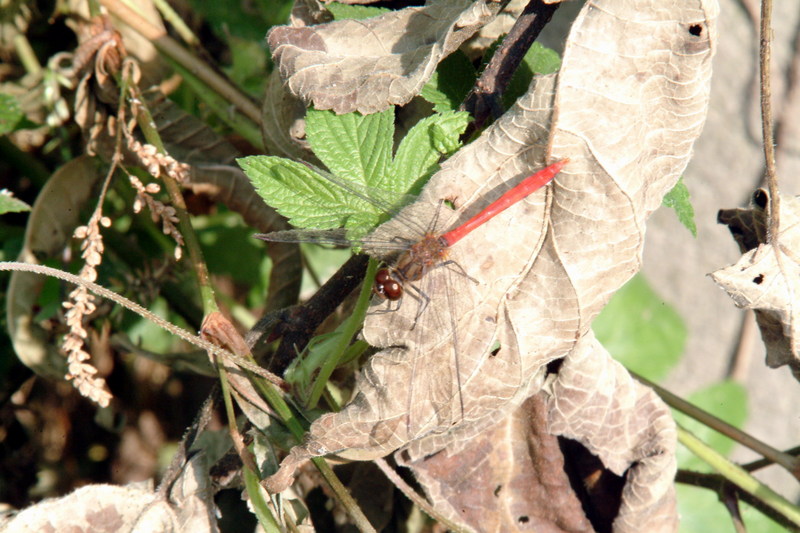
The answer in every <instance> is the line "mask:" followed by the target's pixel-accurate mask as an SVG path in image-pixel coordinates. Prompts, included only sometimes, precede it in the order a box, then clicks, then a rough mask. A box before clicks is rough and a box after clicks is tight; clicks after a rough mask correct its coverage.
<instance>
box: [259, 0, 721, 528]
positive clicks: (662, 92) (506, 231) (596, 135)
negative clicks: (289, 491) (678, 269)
mask: <svg viewBox="0 0 800 533" xmlns="http://www.w3.org/2000/svg"><path fill="white" fill-rule="evenodd" d="M717 12H718V6H717V4H716V2H715V1H714V0H683V1H681V2H678V3H671V4H670V5H668V6H667V5H664V4H662V3H660V2H656V1H652V0H636V1H633V2H625V3H620V2H615V1H613V0H596V1H593V2H588V3H587V4H586V5H585V6H584V8H583V10H582V11H581V14H580V15H579V16H578V19H577V20H576V22H575V24H574V26H573V28H572V31H571V33H570V36H569V40H568V42H567V46H566V50H565V53H564V60H563V65H562V69H561V71H560V73H559V74H558V76H543V77H540V78H538V79H536V80H534V82H533V84H532V86H531V88H530V89H529V92H528V93H527V94H526V95H524V96H523V97H522V98H520V99H519V100H518V101H517V103H516V104H515V105H514V106H513V107H512V108H511V109H510V110H509V111H508V112H507V113H506V114H505V115H504V116H503V117H502V118H501V119H499V120H498V121H497V122H496V123H495V124H494V125H493V126H492V127H490V128H489V129H488V130H486V132H485V133H484V134H483V135H482V136H481V137H480V138H479V139H478V140H477V141H476V142H474V143H472V144H471V145H469V146H467V147H466V148H464V149H463V150H461V151H460V152H459V153H457V154H456V155H455V156H454V157H452V158H451V159H450V160H449V161H447V162H446V163H445V164H444V165H443V167H442V170H441V171H440V172H439V173H437V174H436V175H435V176H434V178H433V180H432V181H431V183H430V184H429V185H428V187H427V188H426V189H425V191H424V192H423V195H422V197H421V198H420V200H419V202H417V203H415V204H412V205H411V206H409V207H408V208H406V210H405V211H404V212H405V214H406V215H407V216H411V217H413V218H416V219H419V220H431V219H432V218H435V217H436V215H435V213H436V206H437V205H438V204H439V203H440V200H441V199H444V198H446V199H449V200H451V201H452V202H453V203H454V204H455V206H456V209H455V211H453V212H449V211H445V212H442V213H439V216H438V221H439V224H437V228H436V230H440V229H441V228H443V227H450V226H452V225H453V223H454V222H458V221H461V222H463V221H464V220H466V219H467V218H468V217H469V216H471V215H473V214H475V212H476V211H477V210H479V209H480V208H482V207H483V206H485V205H486V203H487V202H488V201H490V200H491V199H493V198H497V197H498V196H499V195H500V194H501V193H502V191H503V190H505V189H507V188H508V187H509V186H510V185H509V184H510V183H514V182H516V181H518V180H519V179H520V178H521V177H524V176H525V175H527V174H530V173H531V172H532V171H534V170H536V169H539V168H541V167H542V166H543V165H544V164H545V160H546V159H552V160H557V159H563V158H567V157H568V158H569V159H570V163H569V165H567V167H565V169H564V170H563V171H562V172H561V174H560V175H559V176H557V177H556V179H555V180H554V182H553V183H552V184H551V185H550V186H548V187H547V188H546V189H543V190H540V191H538V192H537V193H534V194H532V195H531V196H529V197H528V198H527V199H526V200H524V201H523V202H520V203H519V204H517V205H515V206H513V207H511V208H510V209H509V210H508V211H506V212H504V213H503V214H501V215H499V216H497V217H496V218H495V219H493V220H491V221H490V222H488V223H487V224H485V225H484V226H482V227H481V228H480V229H478V230H476V231H475V232H474V233H473V234H471V235H470V236H469V237H467V238H465V239H464V240H463V241H461V242H459V243H458V244H457V245H456V246H454V247H453V248H452V250H451V254H450V258H451V259H452V260H453V261H455V262H457V263H458V264H459V265H460V267H461V268H463V273H462V274H463V275H461V274H454V273H452V272H451V269H448V268H438V269H434V270H432V271H431V272H428V273H427V274H426V276H425V278H424V279H423V280H422V282H421V286H422V290H425V287H426V286H434V285H438V284H440V283H448V279H447V278H453V277H456V278H457V277H462V278H464V277H467V276H468V279H469V278H471V279H473V280H475V283H471V282H465V283H462V284H461V285H462V287H463V290H462V291H461V292H460V293H457V294H453V295H452V297H450V298H436V299H431V301H430V302H428V304H427V306H426V307H425V309H424V311H423V312H422V314H421V315H420V316H419V317H418V320H416V319H417V317H416V314H417V309H418V307H417V306H416V305H415V304H414V302H413V301H411V300H409V302H410V303H409V304H406V305H403V306H401V308H400V309H399V310H397V311H395V312H392V313H384V314H373V315H372V316H370V317H368V319H367V321H366V323H365V327H364V336H365V338H366V340H367V341H368V342H369V343H370V344H372V345H374V346H377V347H380V348H383V351H381V352H379V353H378V354H376V355H375V356H373V357H372V358H371V359H370V360H369V362H368V363H367V366H366V367H365V368H364V369H363V371H362V373H361V375H360V376H359V379H358V382H357V388H356V393H355V396H354V398H353V399H352V401H351V403H350V404H348V405H347V406H346V407H345V408H344V409H343V410H342V411H341V412H339V413H336V414H329V415H324V416H322V417H321V418H319V419H318V420H316V421H315V422H314V423H313V424H312V426H311V429H310V433H309V436H308V439H307V441H306V442H305V443H304V444H303V445H302V446H300V447H297V448H295V449H294V450H292V452H291V453H290V455H289V457H287V459H286V460H285V461H284V462H283V463H282V465H281V469H280V470H279V472H278V473H277V474H276V476H274V477H273V478H271V479H270V480H269V481H270V485H271V487H272V488H273V489H280V488H281V487H282V486H285V484H286V483H288V482H289V481H290V479H291V477H292V470H293V469H294V468H295V467H296V466H297V464H298V463H299V462H301V461H303V460H304V459H306V458H308V457H310V456H314V455H324V454H330V453H336V454H338V455H340V456H343V457H345V458H351V459H369V458H372V457H377V456H382V455H386V454H388V453H390V452H391V451H394V450H396V449H401V450H402V457H403V459H404V462H405V463H406V464H409V465H415V464H421V463H420V462H421V461H423V460H424V458H425V457H427V456H430V455H431V454H434V453H437V452H442V453H447V454H448V455H451V456H452V455H454V454H457V453H459V451H460V450H461V449H462V448H463V447H464V446H466V445H467V444H468V443H469V442H471V441H474V439H476V438H480V437H476V436H480V435H481V434H482V433H483V432H486V431H489V430H490V428H491V427H492V426H493V425H494V424H496V423H498V422H499V421H501V420H502V419H503V417H505V416H508V415H510V414H511V413H513V412H514V411H515V410H516V409H517V408H518V407H519V406H520V405H521V404H522V403H523V402H524V401H525V399H527V398H529V397H530V396H531V395H533V394H535V393H537V392H539V391H542V393H543V394H544V395H545V402H546V406H547V408H548V420H549V425H550V430H551V432H552V433H554V434H556V435H562V436H565V437H569V438H570V439H573V440H576V441H578V442H580V443H582V444H583V445H584V446H585V447H586V448H587V449H588V450H589V451H591V452H592V453H593V454H595V455H596V456H597V457H599V458H600V459H601V460H602V461H603V464H604V465H605V467H606V468H608V469H609V470H611V471H612V472H614V473H615V474H617V475H620V476H622V475H625V476H626V485H625V487H624V489H623V491H622V502H621V505H620V510H619V514H618V515H617V518H616V521H615V522H614V528H615V530H616V531H634V530H635V531H641V530H643V528H644V529H646V530H647V531H671V530H673V529H674V528H675V526H676V524H677V516H676V514H675V508H674V496H673V491H672V478H673V476H674V471H675V462H674V455H673V453H674V440H675V433H674V426H673V425H672V422H671V418H670V415H669V411H668V409H667V408H666V406H664V404H663V403H661V402H660V401H659V400H658V399H656V398H655V396H653V395H652V393H650V392H649V391H647V390H645V389H643V388H642V387H641V386H639V385H637V384H635V383H634V382H633V381H632V380H631V378H630V376H628V375H627V373H626V372H625V371H624V369H622V367H620V366H619V365H617V364H616V363H613V361H611V360H610V359H609V357H608V355H607V353H606V352H605V351H604V350H602V348H601V347H600V346H599V345H598V344H597V342H596V341H595V340H594V337H593V336H592V334H591V330H590V325H591V322H592V320H593V319H594V318H595V316H596V315H597V314H598V313H599V311H600V310H601V309H602V307H603V306H604V305H605V304H606V303H607V302H608V300H609V299H610V297H611V295H612V294H613V293H614V292H615V291H616V290H617V289H618V288H619V287H620V286H622V285H623V284H624V283H625V282H626V281H627V280H628V279H630V277H631V276H633V274H634V273H635V272H636V271H637V270H638V269H639V266H640V262H641V251H642V246H643V243H644V228H645V221H646V219H647V217H648V216H649V215H650V213H651V212H652V211H653V210H655V209H656V208H657V207H658V206H659V205H660V203H661V199H662V197H663V195H664V194H665V193H666V192H668V191H669V190H670V189H671V188H672V186H673V185H674V184H675V182H676V181H677V179H678V177H679V175H680V173H681V172H682V171H683V169H684V168H685V166H686V164H687V162H688V160H689V157H690V155H691V147H692V144H693V142H694V140H695V139H696V138H697V136H698V135H699V134H700V131H701V129H702V125H703V123H704V119H705V114H706V109H707V105H708V95H709V86H710V75H711V57H712V54H713V48H714V43H715V35H716V33H715V32H716V27H715V22H716V17H717ZM548 155H549V157H548ZM448 215H450V216H448ZM378 233H381V234H383V235H399V236H402V237H409V235H408V233H407V230H406V229H405V228H404V227H402V223H401V222H399V218H395V219H393V220H391V221H389V222H388V223H386V224H385V225H383V226H381V227H380V228H379V229H378ZM441 317H450V318H441ZM415 320H416V326H415V327H413V328H412V325H414V324H415ZM558 359H563V360H564V361H563V362H562V365H561V366H562V368H561V371H559V372H558V373H557V374H553V375H548V371H547V364H548V363H550V362H552V361H554V360H558ZM443 450H444V451H443ZM533 512H535V509H534V510H533ZM466 518H467V517H464V519H465V521H464V526H465V527H467V528H470V527H476V526H477V524H475V523H471V524H470V523H467V522H466Z"/></svg>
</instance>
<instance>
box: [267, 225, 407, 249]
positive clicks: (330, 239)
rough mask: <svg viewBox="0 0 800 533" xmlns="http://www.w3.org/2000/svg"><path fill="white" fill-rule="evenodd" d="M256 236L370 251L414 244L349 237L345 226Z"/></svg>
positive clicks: (404, 240)
mask: <svg viewBox="0 0 800 533" xmlns="http://www.w3.org/2000/svg"><path fill="white" fill-rule="evenodd" d="M254 237H255V238H256V239H261V240H262V241H267V242H310V243H313V244H327V245H331V246H347V247H349V248H366V249H367V250H368V251H370V252H375V253H378V252H380V251H381V250H385V251H395V250H406V249H408V247H409V246H410V245H411V244H413V241H408V240H406V239H391V240H384V239H371V238H370V237H369V236H367V237H364V238H362V239H355V240H353V239H348V238H347V232H346V230H345V229H343V228H336V229H324V230H313V229H312V230H285V231H275V232H272V233H258V234H256V235H254Z"/></svg>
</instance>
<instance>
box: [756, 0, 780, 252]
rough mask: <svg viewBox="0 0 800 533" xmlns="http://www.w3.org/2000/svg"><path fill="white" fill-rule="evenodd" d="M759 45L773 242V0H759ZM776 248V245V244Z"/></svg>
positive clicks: (776, 219) (776, 216)
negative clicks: (771, 78)
mask: <svg viewBox="0 0 800 533" xmlns="http://www.w3.org/2000/svg"><path fill="white" fill-rule="evenodd" d="M760 35H761V47H760V50H759V67H760V69H759V71H760V75H761V134H762V136H763V138H764V158H765V160H766V169H767V176H766V181H767V188H768V190H769V229H768V231H767V242H768V243H770V244H775V243H776V242H777V239H778V230H779V228H780V196H779V191H778V178H777V175H776V171H775V140H774V137H773V118H772V88H771V84H770V74H771V70H770V61H771V60H772V0H762V1H761V25H760ZM776 251H777V247H776Z"/></svg>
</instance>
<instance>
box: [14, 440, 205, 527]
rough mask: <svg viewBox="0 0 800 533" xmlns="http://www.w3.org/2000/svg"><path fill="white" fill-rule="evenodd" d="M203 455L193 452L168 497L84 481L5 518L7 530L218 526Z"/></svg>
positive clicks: (131, 487)
mask: <svg viewBox="0 0 800 533" xmlns="http://www.w3.org/2000/svg"><path fill="white" fill-rule="evenodd" d="M205 462H206V461H205V456H204V455H203V454H195V455H194V456H193V457H192V459H190V460H189V461H188V463H187V464H186V465H185V467H184V470H183V472H182V473H181V475H180V477H179V478H178V479H177V480H176V481H175V483H173V484H172V486H171V487H170V490H169V494H168V495H167V496H168V497H162V496H161V495H160V494H159V493H158V492H154V491H153V490H152V489H151V488H149V487H147V486H145V487H142V484H141V483H139V484H136V483H134V484H131V485H128V486H125V487H120V486H117V485H100V484H98V485H87V486H85V487H81V488H80V489H78V490H76V491H75V492H73V493H72V494H69V495H67V496H64V497H62V498H54V499H50V500H44V501H42V502H40V503H37V504H36V505H33V506H31V507H28V508H27V509H24V510H23V511H22V512H20V513H19V514H18V515H16V516H15V517H14V518H12V519H10V520H8V521H7V522H4V521H3V519H2V518H0V529H2V530H3V531H5V532H7V533H27V532H30V531H94V532H97V533H105V532H108V533H112V532H117V531H160V532H163V533H179V532H184V531H192V532H196V533H214V532H216V531H219V529H218V527H217V520H216V517H215V516H214V512H215V506H214V500H213V497H212V495H211V489H210V486H209V483H208V468H207V466H206V465H205Z"/></svg>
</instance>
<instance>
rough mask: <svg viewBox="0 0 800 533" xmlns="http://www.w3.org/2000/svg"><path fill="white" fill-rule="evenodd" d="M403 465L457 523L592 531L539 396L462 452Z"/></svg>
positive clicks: (500, 528)
mask: <svg viewBox="0 0 800 533" xmlns="http://www.w3.org/2000/svg"><path fill="white" fill-rule="evenodd" d="M404 466H408V467H409V468H411V469H412V470H413V471H414V476H415V477H416V479H417V481H418V482H419V483H420V484H421V485H422V486H423V487H425V488H426V492H427V493H428V497H429V498H430V499H431V501H432V503H433V505H434V507H435V508H436V509H437V510H438V511H439V512H440V513H442V514H443V515H444V516H445V517H446V518H448V519H450V520H451V521H453V522H455V523H458V524H462V525H464V526H467V525H468V524H473V525H475V524H480V525H481V528H480V529H481V530H482V531H506V532H513V531H548V532H552V533H556V532H559V531H564V532H584V531H585V532H591V531H594V529H593V528H592V525H591V524H590V523H589V521H588V520H587V519H586V517H585V515H584V512H583V509H582V508H581V502H580V501H579V500H578V499H577V498H576V496H575V494H574V493H573V492H572V490H571V489H570V483H569V479H568V478H567V475H566V473H565V465H564V458H563V455H562V454H561V450H560V448H559V443H558V439H557V438H556V437H554V436H553V435H551V434H549V433H548V432H547V409H546V407H545V405H544V401H543V398H542V396H541V395H538V396H534V397H532V398H529V399H528V400H527V401H526V402H525V403H524V404H523V405H522V406H521V407H520V408H519V409H517V410H516V411H515V412H514V413H513V414H512V415H511V416H509V417H506V418H505V419H504V420H503V422H502V423H500V424H497V425H494V426H491V427H490V428H488V429H487V431H485V432H483V433H482V434H480V435H479V436H478V437H476V438H474V439H470V441H469V443H467V445H466V447H465V448H464V449H463V450H461V451H459V452H458V453H455V454H452V455H451V454H450V453H449V452H448V451H447V450H445V451H443V452H441V453H437V454H434V455H431V456H429V457H425V458H423V459H421V460H419V461H417V462H416V463H404ZM467 527H468V526H467Z"/></svg>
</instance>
